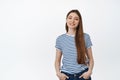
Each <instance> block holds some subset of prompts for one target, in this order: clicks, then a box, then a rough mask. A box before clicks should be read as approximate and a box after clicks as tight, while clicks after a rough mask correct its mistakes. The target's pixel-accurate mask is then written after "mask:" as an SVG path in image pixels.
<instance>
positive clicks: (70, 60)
mask: <svg viewBox="0 0 120 80" xmlns="http://www.w3.org/2000/svg"><path fill="white" fill-rule="evenodd" d="M74 38H75V37H74V36H71V35H68V34H67V33H65V34H62V35H60V36H58V37H57V39H56V45H55V47H56V48H57V49H59V50H60V51H61V52H62V55H63V59H62V66H61V71H63V72H67V73H70V74H74V73H79V72H81V71H83V70H85V69H86V68H88V66H86V65H84V64H78V63H77V50H76V46H75V39H74ZM84 40H85V47H86V48H90V47H91V46H92V42H91V40H90V36H89V35H88V34H87V33H84Z"/></svg>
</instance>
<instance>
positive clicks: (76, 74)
mask: <svg viewBox="0 0 120 80" xmlns="http://www.w3.org/2000/svg"><path fill="white" fill-rule="evenodd" d="M86 71H88V68H86V69H85V70H83V71H81V72H79V73H74V74H70V73H67V72H63V71H61V73H64V74H66V75H67V76H80V75H82V74H83V73H84V72H86Z"/></svg>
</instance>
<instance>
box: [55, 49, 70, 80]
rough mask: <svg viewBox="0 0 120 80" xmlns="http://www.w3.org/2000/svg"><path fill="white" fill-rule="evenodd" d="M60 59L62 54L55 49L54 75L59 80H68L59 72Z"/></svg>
mask: <svg viewBox="0 0 120 80" xmlns="http://www.w3.org/2000/svg"><path fill="white" fill-rule="evenodd" d="M61 57H62V52H61V51H60V50H59V49H56V57H55V70H56V75H57V76H58V78H59V79H60V80H65V79H66V78H68V76H66V75H65V74H63V73H61V72H60V66H61Z"/></svg>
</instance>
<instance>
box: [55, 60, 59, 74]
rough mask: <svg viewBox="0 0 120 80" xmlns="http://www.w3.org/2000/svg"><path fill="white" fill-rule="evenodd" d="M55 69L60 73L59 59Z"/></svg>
mask: <svg viewBox="0 0 120 80" xmlns="http://www.w3.org/2000/svg"><path fill="white" fill-rule="evenodd" d="M55 71H56V74H59V73H60V62H58V61H55Z"/></svg>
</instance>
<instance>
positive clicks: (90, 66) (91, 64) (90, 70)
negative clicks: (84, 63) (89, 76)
mask: <svg viewBox="0 0 120 80" xmlns="http://www.w3.org/2000/svg"><path fill="white" fill-rule="evenodd" d="M93 67H94V60H93V59H90V61H89V70H88V71H89V72H91V73H92V70H93Z"/></svg>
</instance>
